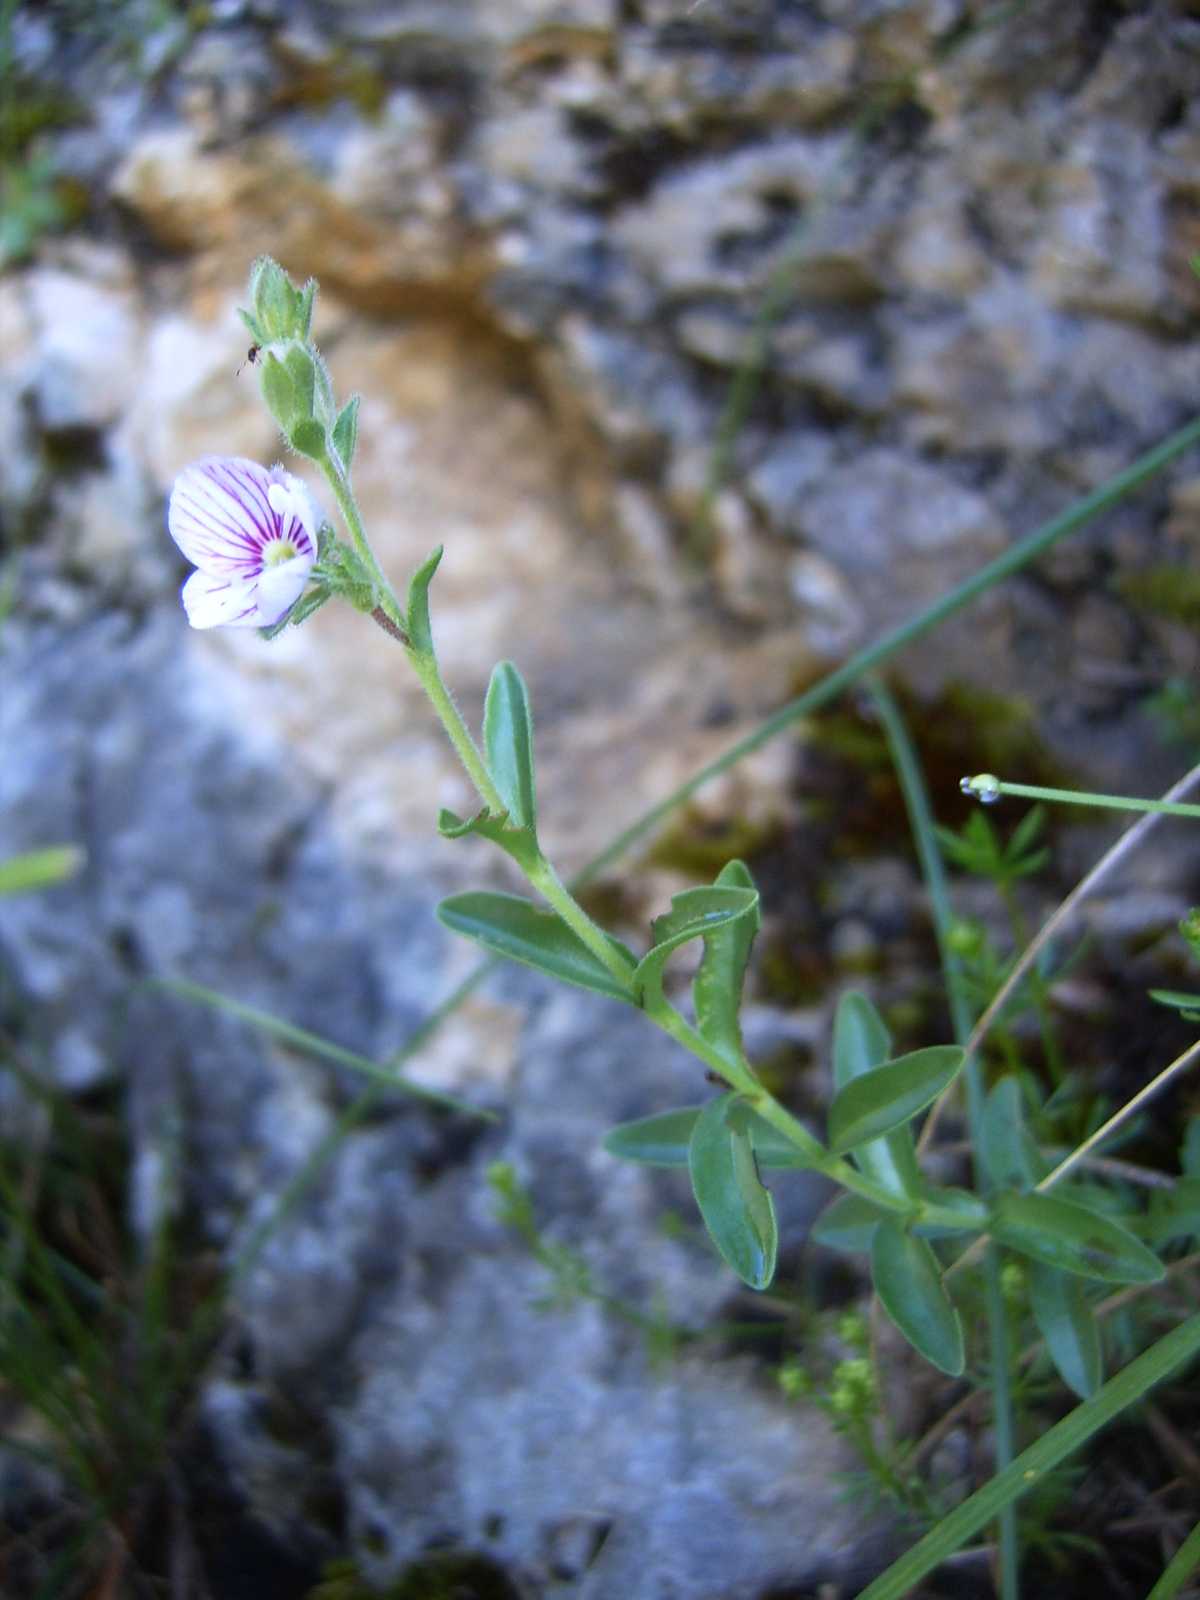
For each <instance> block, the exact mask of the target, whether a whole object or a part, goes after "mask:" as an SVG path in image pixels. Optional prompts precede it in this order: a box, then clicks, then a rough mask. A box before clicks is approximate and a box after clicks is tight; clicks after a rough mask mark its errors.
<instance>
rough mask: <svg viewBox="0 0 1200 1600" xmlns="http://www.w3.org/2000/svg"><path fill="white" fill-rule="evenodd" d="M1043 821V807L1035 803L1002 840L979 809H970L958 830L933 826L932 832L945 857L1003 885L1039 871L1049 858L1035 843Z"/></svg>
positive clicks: (966, 870)
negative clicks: (934, 827) (933, 831)
mask: <svg viewBox="0 0 1200 1600" xmlns="http://www.w3.org/2000/svg"><path fill="white" fill-rule="evenodd" d="M1045 823H1046V808H1045V806H1041V805H1036V806H1032V807H1031V808H1030V809H1029V810H1028V811H1027V812H1026V813H1025V815H1024V817H1023V818H1022V819H1021V821H1020V822H1019V823H1018V825H1017V826H1016V827H1015V828H1014V829H1013V831H1012V833H1011V834H1010V835H1009V837H1008V839H1007V841H1006V842H1004V843H1001V840H1000V835H999V833H998V832H997V830H996V827H995V825H994V824H993V822H992V820H991V818H990V817H989V816H988V815H987V813H986V812H983V811H972V812H971V813H970V815H969V816H968V817H967V820H966V822H965V823H964V824H963V826H962V828H961V829H960V830H959V832H958V833H954V832H953V831H952V830H951V829H949V828H937V829H935V832H936V835H937V841H938V843H939V844H940V845H941V847H942V849H943V850H944V851H945V853H946V857H947V859H948V860H950V861H951V862H953V863H954V865H955V866H956V867H959V868H961V870H962V871H963V872H970V873H973V874H974V875H975V877H977V878H987V879H989V880H990V881H991V882H992V883H994V884H996V886H997V887H1001V886H1005V887H1006V886H1007V885H1009V884H1012V883H1016V882H1017V881H1018V879H1020V878H1028V877H1032V876H1033V875H1034V874H1035V873H1038V872H1041V870H1042V869H1043V867H1045V865H1046V863H1047V862H1048V861H1049V860H1050V851H1049V849H1048V848H1047V847H1046V846H1045V845H1039V844H1038V843H1037V840H1038V837H1039V835H1040V834H1041V833H1042V832H1043V830H1044V828H1045Z"/></svg>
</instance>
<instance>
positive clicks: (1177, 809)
mask: <svg viewBox="0 0 1200 1600" xmlns="http://www.w3.org/2000/svg"><path fill="white" fill-rule="evenodd" d="M963 783H964V785H974V784H980V785H983V786H986V788H987V789H988V791H989V793H990V794H992V795H1002V794H1011V795H1015V796H1017V797H1018V798H1020V799H1022V800H1048V801H1050V802H1051V803H1052V804H1054V805H1060V806H1097V807H1099V808H1100V809H1102V810H1105V811H1149V812H1153V814H1154V815H1155V816H1160V817H1200V806H1195V805H1181V804H1172V803H1171V802H1170V801H1167V800H1138V799H1137V798H1135V797H1133V796H1131V795H1123V794H1093V793H1092V792H1091V791H1090V790H1088V789H1044V788H1042V786H1041V785H1040V784H1036V783H1005V782H1004V781H1003V780H1002V779H1000V778H993V777H992V776H991V774H990V773H988V774H981V775H980V776H979V777H977V778H971V779H966V778H964V779H963ZM966 792H967V793H970V792H972V791H971V789H970V788H967V789H966Z"/></svg>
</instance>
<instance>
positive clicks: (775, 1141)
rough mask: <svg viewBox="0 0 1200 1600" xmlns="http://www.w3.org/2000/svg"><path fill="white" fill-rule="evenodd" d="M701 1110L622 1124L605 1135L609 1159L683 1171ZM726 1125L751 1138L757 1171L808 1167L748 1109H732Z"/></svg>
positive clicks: (659, 1114) (681, 1110) (687, 1109)
mask: <svg viewBox="0 0 1200 1600" xmlns="http://www.w3.org/2000/svg"><path fill="white" fill-rule="evenodd" d="M702 1109H703V1107H701V1106H681V1107H680V1108H679V1109H678V1110H676V1111H658V1112H655V1114H654V1115H653V1116H649V1117H639V1118H638V1119H637V1121H636V1122H623V1123H621V1124H620V1126H619V1127H616V1128H613V1129H612V1130H611V1132H609V1133H607V1134H606V1135H605V1137H604V1148H605V1149H606V1150H607V1151H608V1153H609V1155H613V1156H620V1157H621V1158H622V1159H623V1160H625V1161H639V1162H641V1163H642V1164H643V1165H644V1166H648V1167H686V1166H687V1164H688V1145H689V1144H690V1142H691V1137H692V1130H693V1128H694V1127H695V1126H696V1118H697V1117H698V1116H699V1115H700V1112H701V1110H702ZM729 1122H730V1125H731V1127H732V1128H734V1129H735V1130H737V1131H739V1132H742V1133H748V1134H749V1135H750V1142H751V1144H752V1145H753V1146H754V1154H755V1156H756V1157H757V1158H758V1164H759V1166H760V1167H770V1168H775V1169H779V1170H782V1169H791V1170H793V1171H794V1170H795V1169H797V1168H800V1167H806V1166H808V1165H809V1164H810V1163H809V1162H807V1161H806V1160H805V1159H804V1156H803V1155H802V1154H801V1152H800V1151H799V1150H797V1149H796V1147H795V1145H793V1144H789V1143H788V1142H787V1140H786V1139H785V1138H784V1137H783V1135H782V1134H781V1133H778V1132H777V1131H776V1130H775V1129H774V1128H773V1127H772V1126H771V1125H770V1123H769V1122H764V1121H763V1119H762V1118H761V1117H760V1116H757V1115H756V1114H755V1113H754V1112H752V1111H750V1109H749V1108H748V1107H746V1106H742V1105H735V1106H733V1107H732V1109H731V1111H730V1113H729Z"/></svg>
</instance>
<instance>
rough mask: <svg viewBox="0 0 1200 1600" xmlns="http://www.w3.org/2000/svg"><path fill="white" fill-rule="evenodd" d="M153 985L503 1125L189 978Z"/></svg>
mask: <svg viewBox="0 0 1200 1600" xmlns="http://www.w3.org/2000/svg"><path fill="white" fill-rule="evenodd" d="M153 981H154V983H155V984H156V986H157V987H159V988H162V989H169V990H170V991H171V992H172V993H173V994H179V995H183V996H184V998H185V999H188V1000H199V1001H200V1003H201V1004H202V1005H206V1006H212V1007H213V1008H214V1010H217V1011H224V1012H225V1014H226V1015H227V1016H230V1017H236V1018H237V1019H238V1021H239V1022H248V1023H249V1024H250V1026H251V1027H252V1028H261V1029H262V1030H263V1032H264V1033H269V1034H270V1035H271V1037H272V1038H274V1039H278V1040H280V1042H281V1043H283V1044H288V1045H291V1046H292V1047H293V1048H294V1049H296V1050H302V1051H304V1052H305V1054H306V1055H310V1056H319V1057H320V1058H321V1059H322V1060H324V1061H333V1062H336V1063H337V1065H338V1066H341V1067H350V1068H351V1069H352V1070H353V1071H355V1072H361V1073H362V1075H363V1077H365V1078H371V1079H372V1080H373V1081H374V1082H376V1083H379V1084H382V1085H383V1086H384V1087H385V1088H388V1089H399V1090H401V1091H402V1093H404V1094H411V1095H415V1096H416V1097H417V1098H418V1099H419V1100H428V1101H429V1103H430V1104H431V1105H435V1106H444V1107H445V1108H446V1110H448V1111H461V1112H464V1113H465V1114H466V1115H467V1116H469V1117H481V1118H482V1119H483V1120H484V1121H485V1122H497V1121H499V1118H498V1117H497V1115H496V1113H495V1112H494V1111H482V1110H480V1108H479V1107H478V1106H473V1105H471V1104H470V1102H469V1101H467V1100H459V1099H458V1098H457V1097H456V1096H455V1095H452V1094H442V1093H441V1092H440V1091H439V1090H437V1089H427V1088H425V1086H424V1085H423V1084H420V1083H414V1082H413V1081H412V1079H411V1078H402V1077H401V1076H400V1075H399V1073H397V1072H395V1071H394V1070H393V1069H391V1068H390V1067H387V1066H381V1065H380V1064H379V1062H378V1061H372V1060H371V1059H370V1058H369V1057H368V1056H360V1055H358V1054H357V1053H356V1052H355V1051H353V1050H347V1049H345V1048H344V1047H343V1046H342V1045H340V1044H334V1043H333V1041H332V1040H330V1039H323V1038H322V1037H321V1035H320V1034H319V1033H309V1031H308V1029H307V1028H298V1027H296V1025H295V1024H294V1023H291V1022H285V1021H284V1020H283V1018H282V1017H276V1016H272V1014H271V1013H270V1012H269V1011H260V1010H259V1009H258V1008H257V1006H248V1005H244V1004H243V1003H242V1002H241V1001H240V1000H234V999H231V998H230V996H229V995H226V994H220V993H219V992H218V991H217V990H216V989H206V988H205V987H204V985H203V984H200V983H192V982H190V981H189V980H188V979H186V978H156V979H154V980H153ZM445 1015H446V1013H445V1012H444V1011H442V1010H439V1012H438V1017H439V1020H440V1019H441V1018H442V1017H443V1016H445Z"/></svg>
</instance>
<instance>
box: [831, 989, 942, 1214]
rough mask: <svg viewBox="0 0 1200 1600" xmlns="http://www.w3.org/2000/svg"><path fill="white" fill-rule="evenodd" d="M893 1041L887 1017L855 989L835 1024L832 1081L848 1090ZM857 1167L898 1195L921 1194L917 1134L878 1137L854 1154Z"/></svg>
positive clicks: (904, 1131)
mask: <svg viewBox="0 0 1200 1600" xmlns="http://www.w3.org/2000/svg"><path fill="white" fill-rule="evenodd" d="M891 1049H892V1041H891V1037H890V1036H889V1034H888V1030H887V1028H886V1026H885V1025H884V1021H883V1018H882V1017H881V1016H880V1015H879V1013H878V1011H876V1009H875V1007H874V1005H872V1003H871V1001H870V1000H868V999H867V997H866V995H864V994H859V993H857V992H856V991H854V990H851V991H850V992H849V993H848V994H844V995H843V996H842V998H841V1000H840V1001H839V1002H838V1008H837V1015H836V1016H835V1018H834V1023H833V1082H834V1087H835V1089H844V1088H845V1087H846V1086H847V1085H848V1084H850V1083H853V1082H854V1080H855V1079H856V1078H862V1077H865V1076H866V1075H867V1074H868V1073H872V1072H876V1071H877V1070H878V1069H879V1068H880V1067H881V1066H883V1065H884V1064H885V1063H886V1061H887V1058H888V1056H889V1055H890V1053H891ZM854 1163H855V1165H856V1166H857V1167H858V1168H859V1170H860V1171H861V1172H863V1173H865V1174H866V1176H867V1177H869V1178H873V1179H874V1180H875V1182H876V1183H878V1184H880V1185H881V1186H882V1187H883V1188H885V1189H889V1190H890V1191H891V1192H892V1193H893V1194H900V1195H904V1196H905V1197H906V1198H909V1199H912V1198H915V1196H916V1195H917V1194H918V1193H919V1191H920V1187H921V1174H920V1170H919V1168H918V1166H917V1151H916V1146H915V1144H914V1143H913V1136H912V1132H911V1130H910V1129H908V1128H904V1127H902V1128H897V1129H895V1130H894V1131H893V1132H892V1133H889V1134H886V1135H885V1136H884V1137H883V1138H881V1139H873V1140H871V1141H870V1142H869V1143H866V1144H863V1145H861V1146H859V1147H858V1148H857V1149H856V1150H855V1151H854Z"/></svg>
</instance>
